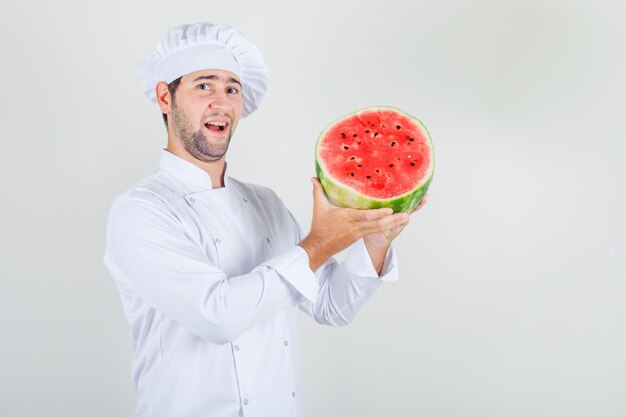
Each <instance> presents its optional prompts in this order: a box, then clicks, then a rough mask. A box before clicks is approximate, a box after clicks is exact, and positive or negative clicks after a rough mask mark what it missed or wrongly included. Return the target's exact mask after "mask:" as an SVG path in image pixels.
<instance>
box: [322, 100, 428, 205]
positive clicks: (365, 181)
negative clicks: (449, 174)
mask: <svg viewBox="0 0 626 417" xmlns="http://www.w3.org/2000/svg"><path fill="white" fill-rule="evenodd" d="M433 162H434V161H433V150H432V143H431V139H430V135H429V134H428V131H427V130H426V128H425V127H424V126H423V125H422V123H421V122H420V121H419V120H417V119H415V118H413V117H412V116H410V115H408V114H406V113H404V112H403V111H401V110H399V109H395V108H390V107H372V108H368V109H364V110H361V111H359V112H356V113H353V114H351V115H348V116H346V117H344V118H342V119H340V120H338V121H336V122H335V123H333V124H331V125H330V126H329V127H327V128H326V129H325V130H324V132H322V134H321V135H320V138H319V140H318V144H317V148H316V169H317V173H318V177H320V181H321V182H322V186H323V187H324V190H325V191H326V194H327V195H328V197H329V198H330V199H331V201H333V202H334V203H335V204H337V205H340V206H348V207H356V208H370V207H385V206H388V207H393V208H394V211H410V210H412V209H413V208H414V207H415V205H417V203H419V200H421V199H422V197H423V195H424V194H425V193H426V189H427V188H428V185H429V184H430V180H431V178H432V173H433Z"/></svg>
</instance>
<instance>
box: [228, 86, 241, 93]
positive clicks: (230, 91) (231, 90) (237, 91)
mask: <svg viewBox="0 0 626 417" xmlns="http://www.w3.org/2000/svg"><path fill="white" fill-rule="evenodd" d="M226 92H227V93H228V94H239V90H238V89H236V88H235V87H228V88H227V89H226Z"/></svg>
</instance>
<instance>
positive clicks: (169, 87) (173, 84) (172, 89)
mask: <svg viewBox="0 0 626 417" xmlns="http://www.w3.org/2000/svg"><path fill="white" fill-rule="evenodd" d="M181 78H183V77H182V76H181V77H178V78H176V79H175V80H174V81H172V82H171V83H169V84H168V85H167V91H169V92H170V96H172V104H174V95H175V94H176V89H177V88H178V85H179V84H180V80H181ZM163 123H165V129H167V114H165V113H163Z"/></svg>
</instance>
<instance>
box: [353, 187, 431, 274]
mask: <svg viewBox="0 0 626 417" xmlns="http://www.w3.org/2000/svg"><path fill="white" fill-rule="evenodd" d="M426 201H428V194H426V195H425V196H424V198H422V201H420V203H419V204H418V205H417V207H415V208H414V209H413V211H411V214H413V213H415V212H416V211H417V210H419V209H421V208H422V207H424V204H426ZM408 223H409V222H408V220H407V222H406V223H404V224H402V225H400V226H398V227H394V228H393V229H389V230H385V231H382V232H377V233H372V234H369V235H367V236H365V237H364V238H363V241H364V242H365V247H366V248H367V253H369V255H370V258H371V259H372V264H373V265H374V269H376V272H377V273H378V274H379V275H380V271H381V270H382V268H383V262H384V261H385V255H386V254H387V250H389V246H390V245H391V242H392V241H393V240H394V239H395V238H396V237H397V236H398V235H399V234H400V232H401V231H402V229H404V227H405V226H406V225H407V224H408Z"/></svg>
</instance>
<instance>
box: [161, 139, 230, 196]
mask: <svg viewBox="0 0 626 417" xmlns="http://www.w3.org/2000/svg"><path fill="white" fill-rule="evenodd" d="M227 168H228V164H226V165H225V167H224V187H228V185H229V183H230V178H229V177H228V169H227ZM159 169H161V170H164V171H167V172H168V173H170V174H172V175H174V176H175V177H176V178H178V179H180V180H181V181H182V182H183V183H185V184H186V185H187V186H189V189H190V191H191V192H201V191H207V190H212V189H213V183H212V182H211V177H210V176H209V174H207V173H206V172H205V171H204V170H203V169H201V168H200V167H197V166H196V165H194V164H192V163H191V162H189V161H187V160H185V159H183V158H181V157H179V156H176V155H174V154H173V153H171V152H169V151H168V150H165V149H163V150H162V151H161V160H160V162H159Z"/></svg>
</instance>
